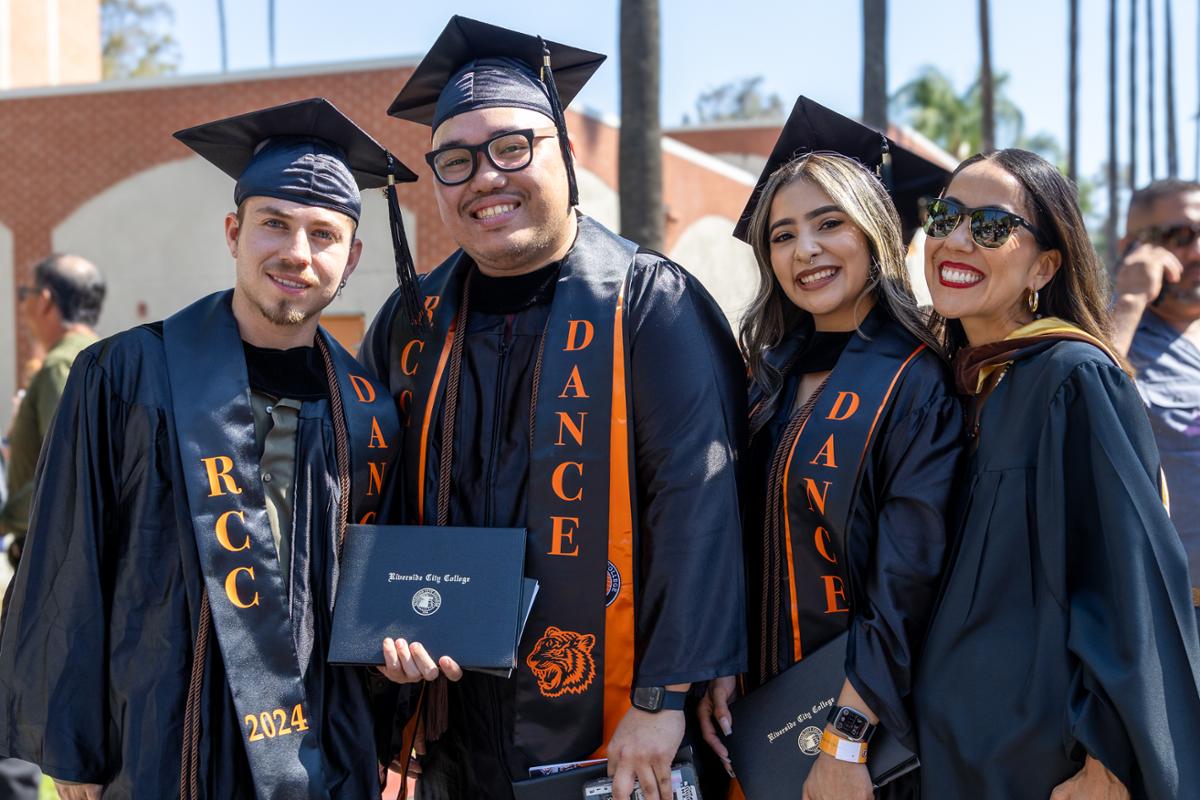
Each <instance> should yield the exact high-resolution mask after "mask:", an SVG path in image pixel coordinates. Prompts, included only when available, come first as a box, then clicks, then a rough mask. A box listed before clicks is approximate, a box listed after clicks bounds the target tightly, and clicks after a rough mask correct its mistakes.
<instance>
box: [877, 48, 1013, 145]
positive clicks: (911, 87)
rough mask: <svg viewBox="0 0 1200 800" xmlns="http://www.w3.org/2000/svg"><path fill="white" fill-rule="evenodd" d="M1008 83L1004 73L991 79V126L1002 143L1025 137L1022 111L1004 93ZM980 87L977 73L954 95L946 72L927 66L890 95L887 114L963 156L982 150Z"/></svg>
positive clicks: (981, 85)
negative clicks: (964, 87) (975, 77)
mask: <svg viewBox="0 0 1200 800" xmlns="http://www.w3.org/2000/svg"><path fill="white" fill-rule="evenodd" d="M1007 84H1008V75H1007V74H1005V73H1001V74H1000V75H998V76H995V77H994V78H993V80H992V81H991V82H990V86H991V88H992V105H993V108H994V114H995V117H994V124H995V126H996V130H998V131H999V132H1000V133H1001V134H1002V136H1001V137H1000V138H1001V139H1002V140H1003V142H1004V144H1005V145H1018V146H1019V144H1018V143H1020V142H1022V141H1023V139H1024V137H1023V132H1024V127H1025V119H1024V115H1023V114H1022V113H1021V109H1019V108H1018V107H1017V105H1016V103H1014V102H1013V101H1012V100H1011V99H1010V98H1009V97H1008V95H1007V93H1006V92H1005V87H1006V86H1007ZM984 85H985V84H984V81H983V78H982V77H980V78H979V80H977V81H976V82H975V83H974V84H973V85H972V86H971V87H970V88H968V89H967V91H966V92H964V93H962V94H959V93H958V92H957V91H955V88H954V85H953V84H952V83H951V82H950V79H949V78H948V77H946V74H945V73H943V72H942V71H940V70H939V69H938V68H937V67H934V66H930V65H926V66H924V67H922V68H921V71H920V72H919V73H918V74H917V77H916V78H914V79H913V80H911V81H909V82H908V83H906V84H904V85H903V86H901V87H900V88H899V89H897V90H896V93H895V94H894V95H892V101H891V102H892V114H893V116H895V117H897V118H899V119H903V120H904V121H905V122H907V123H908V124H909V125H911V126H912V127H914V128H916V129H917V130H918V131H919V132H920V133H921V134H923V135H924V136H928V137H929V138H930V139H932V140H933V141H935V142H937V144H938V145H939V146H941V147H942V148H943V149H944V150H946V152H948V153H950V154H951V155H953V156H956V157H957V158H959V159H963V158H966V157H967V156H969V155H970V154H971V153H977V152H979V151H980V150H982V149H986V148H984V146H983V115H982V109H983V103H982V102H981V100H980V97H981V95H982V93H983V87H984Z"/></svg>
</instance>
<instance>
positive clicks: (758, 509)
mask: <svg viewBox="0 0 1200 800" xmlns="http://www.w3.org/2000/svg"><path fill="white" fill-rule="evenodd" d="M813 120H819V121H820V125H821V126H823V127H826V129H828V127H836V128H840V129H841V130H840V131H839V135H834V136H832V137H826V138H822V137H821V136H820V135H818V134H817V133H816V132H815V131H814V130H813V128H814V127H816V124H817V123H814V122H813ZM855 144H861V151H860V150H858V149H857V148H855V147H854V145H855ZM884 144H885V143H884V140H883V138H882V137H880V136H879V135H878V134H876V133H875V132H873V131H870V130H868V129H866V128H863V127H862V126H860V125H858V124H857V123H854V122H852V121H850V120H846V119H844V118H841V117H839V116H838V115H836V114H833V112H831V111H828V110H827V109H824V108H821V107H819V106H816V105H815V104H811V103H809V102H808V101H806V100H804V99H803V98H802V99H801V100H800V101H799V102H798V103H797V106H796V110H795V111H793V113H792V117H791V118H790V119H789V120H788V123H787V125H785V127H784V132H783V135H782V136H781V138H780V143H779V144H777V145H776V152H777V153H780V154H782V155H781V156H779V157H778V158H775V159H773V160H772V161H771V162H768V164H767V167H766V169H765V170H764V172H763V176H762V178H761V179H760V182H759V189H756V192H755V199H752V200H751V212H752V213H750V214H749V224H748V227H746V228H745V229H744V234H743V232H742V228H741V226H739V229H738V232H737V234H736V235H739V237H742V236H743V235H744V238H745V239H746V241H748V242H749V243H750V244H751V246H752V247H753V249H754V253H755V257H756V260H757V262H758V268H759V271H760V274H761V277H762V283H761V288H760V289H759V291H758V294H757V296H756V298H755V300H754V302H753V304H752V305H751V307H750V310H749V311H748V313H747V316H746V318H745V322H744V326H743V328H742V349H743V353H744V355H745V357H746V360H747V361H748V363H749V365H750V377H751V381H752V388H751V406H752V410H751V413H750V428H751V437H752V438H751V442H750V448H749V452H748V455H747V459H746V463H748V464H749V465H750V466H749V474H750V476H751V478H750V481H751V482H750V484H749V487H748V491H747V492H746V494H745V500H744V521H743V527H744V530H745V548H746V549H745V554H746V564H747V574H748V575H749V580H748V585H747V594H748V597H747V599H748V603H747V605H748V608H749V611H750V615H749V619H748V627H749V640H750V673H749V674H748V675H747V676H745V677H746V681H745V685H747V686H749V687H751V688H752V689H756V688H757V687H759V686H761V685H762V684H764V683H765V682H767V681H769V680H771V679H772V678H774V677H775V676H776V675H778V674H779V673H780V672H781V671H783V670H784V669H787V668H788V667H791V666H792V665H794V664H796V663H797V662H799V661H801V660H802V659H804V658H806V657H808V656H811V655H812V654H813V653H814V652H816V651H817V650H819V649H820V648H822V647H824V646H825V645H826V644H829V643H830V642H833V641H834V640H835V639H838V637H839V636H841V635H843V634H844V633H847V632H848V634H849V641H850V642H851V644H850V646H849V648H848V651H847V652H848V655H847V658H846V662H845V681H844V684H843V686H842V688H841V691H840V695H839V697H838V698H837V705H836V707H834V708H833V709H832V712H834V713H832V714H831V715H830V720H831V722H830V723H829V724H828V725H827V726H826V728H825V733H824V736H823V737H822V734H821V732H820V728H819V727H816V728H813V732H814V735H815V737H816V738H817V739H821V740H822V744H821V749H822V751H823V754H822V755H819V756H817V759H816V762H815V764H814V766H813V768H812V771H811V772H810V773H809V775H808V779H807V781H806V782H805V784H804V789H803V795H804V797H805V798H806V800H835V799H836V800H847V798H849V799H850V800H865V799H866V798H871V797H873V796H874V793H873V791H872V788H871V778H870V776H869V774H868V767H867V764H866V763H864V762H867V759H868V758H869V751H868V750H867V747H866V742H865V740H866V739H868V738H870V731H872V730H874V726H876V725H878V726H880V727H882V728H884V729H886V730H887V731H888V732H889V733H890V734H892V735H894V736H896V737H897V738H899V739H900V740H901V741H904V742H907V743H909V745H910V746H911V747H913V748H914V749H915V747H916V744H915V741H913V725H912V721H911V719H910V717H909V714H908V711H907V702H908V699H907V694H908V686H909V685H910V684H911V665H912V663H913V659H914V654H915V652H916V651H917V649H918V648H919V646H920V637H921V633H922V631H923V629H924V624H925V620H926V619H927V614H928V611H929V609H930V608H931V606H932V603H933V599H934V597H933V592H934V589H935V587H936V584H937V580H938V576H939V572H940V568H941V563H942V555H943V553H944V551H945V546H946V536H945V525H944V515H945V513H946V506H947V504H948V501H949V498H950V495H951V489H952V484H953V479H954V475H955V471H956V468H957V466H958V462H959V455H960V453H961V440H962V432H963V431H962V419H961V417H962V414H961V410H960V407H959V405H958V403H957V401H956V400H955V398H954V396H953V390H952V385H951V381H950V376H949V372H948V370H947V369H946V368H945V364H944V362H943V361H942V359H941V358H940V357H939V349H938V346H937V343H936V341H935V339H934V337H933V336H932V334H931V333H930V332H929V330H928V329H927V328H926V327H925V326H924V324H923V322H922V316H921V313H920V312H919V311H918V309H917V305H916V301H915V300H914V299H913V294H912V290H911V287H910V286H909V282H908V272H907V270H906V268H905V263H904V243H903V239H902V235H901V221H900V220H901V214H900V213H898V212H897V209H896V207H895V206H894V205H893V204H892V200H891V199H890V198H889V195H888V190H887V189H886V188H885V187H884V185H883V184H882V183H881V182H880V180H879V179H878V178H877V177H876V176H875V175H873V174H872V173H871V171H870V170H869V169H868V168H867V167H866V166H864V163H863V162H865V163H867V164H874V163H878V162H879V161H880V160H881V158H882V154H883V148H884ZM888 146H890V144H889V145H888ZM837 147H842V148H845V149H846V150H847V151H850V152H852V153H853V155H854V156H856V157H858V158H861V159H862V161H861V162H860V161H859V160H857V159H856V158H854V157H849V156H847V155H840V154H838V153H837V152H830V150H832V149H833V148H837ZM797 150H800V151H804V150H810V151H811V150H817V151H819V152H808V153H806V154H805V155H801V156H799V157H798V158H793V157H792V154H793V153H795V152H796V151H797ZM904 155H905V157H907V158H914V159H915V157H913V156H911V154H908V153H905V154H904ZM918 160H919V159H918ZM904 211H905V212H906V213H907V212H912V213H915V211H916V208H915V198H913V199H912V206H911V207H907V206H906V208H905V209H904ZM876 422H879V424H878V425H877V424H876ZM883 642H887V645H886V646H884V645H883V644H882V643H883ZM733 692H734V682H733V679H732V678H730V679H719V680H717V681H714V682H713V683H712V684H710V689H709V693H708V695H707V697H706V699H705V701H704V704H703V705H702V707H701V715H702V716H701V720H702V725H703V726H705V729H706V731H705V734H706V735H705V738H706V740H707V741H708V742H709V744H710V745H711V746H712V747H713V749H714V751H716V752H717V753H718V754H719V755H721V756H722V757H726V756H727V753H726V750H725V747H724V745H723V744H722V742H721V741H720V739H718V738H717V737H716V735H715V731H714V724H713V723H714V721H715V722H716V724H717V725H720V726H721V727H722V728H724V729H726V731H728V730H729V726H730V725H731V720H730V716H729V711H728V707H727V703H728V701H729V699H730V697H731V695H732V694H733ZM851 719H853V720H857V722H856V723H855V724H854V725H850V724H849V723H845V721H846V720H851ZM843 723H844V724H843ZM816 724H817V725H824V724H825V713H824V711H822V713H821V715H820V717H819V719H818V720H817V722H816ZM851 752H853V754H855V756H856V757H855V758H854V759H849V758H847V759H842V758H841V755H843V754H848V753H851ZM835 754H837V755H835ZM742 766H743V765H739V764H736V763H735V764H733V765H732V767H733V769H734V770H735V771H737V770H739V769H741V768H742ZM911 781H912V778H911V776H910V777H909V778H908V779H901V780H900V781H897V782H896V783H895V784H889V785H888V786H886V787H885V788H884V789H883V790H881V796H882V797H886V798H897V797H905V796H908V794H907V793H908V792H909V791H910V790H911V789H912V788H913V787H912V785H911Z"/></svg>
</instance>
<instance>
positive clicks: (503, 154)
mask: <svg viewBox="0 0 1200 800" xmlns="http://www.w3.org/2000/svg"><path fill="white" fill-rule="evenodd" d="M557 135H558V129H557V128H526V129H524V130H519V131H505V132H504V133H498V134H496V135H495V136H493V137H492V138H490V139H488V140H487V141H486V142H484V143H482V144H454V145H449V146H447V147H439V148H438V149H437V150H434V151H433V152H432V153H426V154H425V160H426V161H427V162H428V163H429V166H430V168H431V169H432V170H433V175H434V177H436V178H437V179H438V183H441V184H443V185H445V186H457V185H458V184H460V183H466V182H467V181H469V180H471V178H472V177H474V176H475V172H476V170H478V168H479V154H480V153H485V154H487V159H488V161H490V162H492V166H493V167H495V168H496V169H498V170H500V171H501V172H518V171H520V170H523V169H525V168H526V167H528V166H529V164H530V162H532V161H533V141H534V140H535V139H546V138H549V137H551V136H557Z"/></svg>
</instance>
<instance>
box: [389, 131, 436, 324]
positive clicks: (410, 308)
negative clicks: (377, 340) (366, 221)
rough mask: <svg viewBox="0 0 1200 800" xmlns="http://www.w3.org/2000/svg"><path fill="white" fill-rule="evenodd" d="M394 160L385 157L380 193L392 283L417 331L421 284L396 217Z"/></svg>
mask: <svg viewBox="0 0 1200 800" xmlns="http://www.w3.org/2000/svg"><path fill="white" fill-rule="evenodd" d="M394 167H395V159H394V158H393V157H392V154H391V153H388V170H389V172H388V185H387V188H385V189H384V190H383V193H384V195H385V196H386V197H387V204H388V222H389V223H390V225H391V228H392V251H393V253H394V254H395V257H396V283H397V284H399V286H400V299H401V302H402V303H403V305H404V313H405V315H406V316H407V317H408V318H409V319H410V320H411V321H412V324H413V327H415V328H420V327H422V326H423V325H424V324H425V322H426V319H425V313H424V308H423V303H422V301H421V284H420V281H419V280H418V279H417V268H416V266H415V265H414V264H413V257H412V251H411V250H409V249H408V237H407V236H405V235H404V218H403V216H402V215H401V213H400V199H399V198H398V197H397V196H396V180H395V177H394V176H393V174H392V172H391V170H392V169H394Z"/></svg>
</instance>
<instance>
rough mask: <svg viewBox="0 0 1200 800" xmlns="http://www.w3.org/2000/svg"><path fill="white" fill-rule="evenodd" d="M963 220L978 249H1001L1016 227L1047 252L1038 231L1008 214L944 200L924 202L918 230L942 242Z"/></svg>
mask: <svg viewBox="0 0 1200 800" xmlns="http://www.w3.org/2000/svg"><path fill="white" fill-rule="evenodd" d="M964 217H968V218H970V220H971V238H972V239H973V240H974V241H975V244H977V245H979V246H980V247H986V248H988V249H994V248H996V247H1000V246H1001V245H1003V244H1004V243H1005V242H1007V241H1008V238H1009V237H1010V236H1012V235H1013V233H1014V232H1015V231H1016V230H1017V228H1025V229H1026V230H1028V231H1029V232H1030V233H1032V234H1033V238H1034V239H1035V240H1036V241H1037V243H1038V245H1039V246H1041V247H1042V248H1044V249H1050V245H1049V244H1048V243H1047V242H1046V237H1044V236H1042V232H1041V231H1039V230H1038V229H1037V228H1035V227H1034V226H1033V225H1030V224H1029V223H1028V222H1026V221H1025V220H1024V219H1023V218H1022V217H1021V216H1019V215H1017V214H1014V213H1012V212H1011V211H1005V210H1004V209H1002V208H967V207H966V206H964V205H962V204H960V203H956V202H955V201H953V200H947V199H945V198H943V197H938V198H934V199H930V200H927V201H926V203H925V219H924V221H923V222H922V223H921V227H922V229H924V231H925V235H926V236H928V237H930V238H931V239H945V238H946V237H947V236H949V235H950V234H951V233H953V232H954V229H955V228H957V227H958V225H959V223H960V222H962V221H963V218H964Z"/></svg>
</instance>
